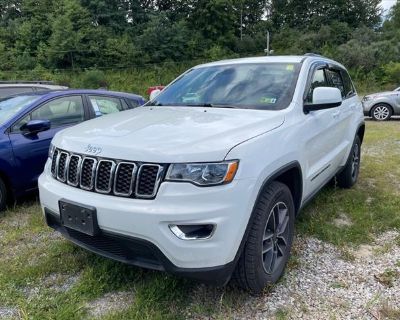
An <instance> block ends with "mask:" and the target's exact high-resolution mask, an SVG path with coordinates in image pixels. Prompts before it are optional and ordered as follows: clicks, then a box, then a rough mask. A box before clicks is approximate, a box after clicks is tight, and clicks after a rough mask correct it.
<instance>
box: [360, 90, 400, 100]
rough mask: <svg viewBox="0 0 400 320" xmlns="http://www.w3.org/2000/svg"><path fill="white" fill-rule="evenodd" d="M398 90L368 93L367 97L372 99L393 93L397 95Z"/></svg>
mask: <svg viewBox="0 0 400 320" xmlns="http://www.w3.org/2000/svg"><path fill="white" fill-rule="evenodd" d="M397 94H398V92H397V91H384V92H378V93H371V94H369V95H366V97H370V98H372V99H375V98H379V97H386V96H391V95H397Z"/></svg>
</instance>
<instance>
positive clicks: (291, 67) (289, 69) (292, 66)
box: [286, 64, 294, 71]
mask: <svg viewBox="0 0 400 320" xmlns="http://www.w3.org/2000/svg"><path fill="white" fill-rule="evenodd" d="M286 70H287V71H293V70H294V65H293V64H288V65H286Z"/></svg>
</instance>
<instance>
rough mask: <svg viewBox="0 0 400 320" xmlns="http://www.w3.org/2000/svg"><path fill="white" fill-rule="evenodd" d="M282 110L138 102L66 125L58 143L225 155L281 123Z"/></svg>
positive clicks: (112, 153) (163, 155)
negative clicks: (124, 108)
mask: <svg viewBox="0 0 400 320" xmlns="http://www.w3.org/2000/svg"><path fill="white" fill-rule="evenodd" d="M284 119H285V118H284V115H283V112H281V111H264V110H244V109H222V108H197V107H139V108H136V109H133V110H129V111H123V112H119V113H115V114H112V115H107V116H103V117H100V118H97V119H94V120H90V121H87V122H83V123H81V124H79V125H77V126H74V127H71V128H69V129H66V130H63V131H62V132H60V133H59V134H58V135H56V137H55V138H54V141H53V143H54V145H55V146H57V147H59V148H62V149H65V150H67V151H73V152H76V153H83V154H92V155H97V156H101V157H108V158H114V159H122V160H135V161H144V162H157V163H171V162H202V161H221V160H223V159H224V158H225V156H226V154H227V153H228V152H229V150H230V149H231V148H233V147H234V146H236V145H237V144H240V143H242V142H243V141H246V140H248V139H251V138H253V137H255V136H258V135H260V134H263V133H265V132H268V131H270V130H273V129H274V128H277V127H279V126H281V125H282V123H283V122H284Z"/></svg>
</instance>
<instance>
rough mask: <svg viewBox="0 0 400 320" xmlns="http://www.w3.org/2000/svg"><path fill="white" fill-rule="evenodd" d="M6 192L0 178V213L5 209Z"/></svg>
mask: <svg viewBox="0 0 400 320" xmlns="http://www.w3.org/2000/svg"><path fill="white" fill-rule="evenodd" d="M7 198H8V192H7V187H6V185H5V184H4V181H3V179H1V178H0V211H3V210H4V209H5V208H6V207H7Z"/></svg>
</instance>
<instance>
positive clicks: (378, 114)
mask: <svg viewBox="0 0 400 320" xmlns="http://www.w3.org/2000/svg"><path fill="white" fill-rule="evenodd" d="M371 116H372V118H373V119H374V120H377V121H386V120H389V119H390V117H391V116H392V109H391V108H390V106H388V105H387V104H385V103H379V104H377V105H376V106H374V107H373V108H372V110H371Z"/></svg>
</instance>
